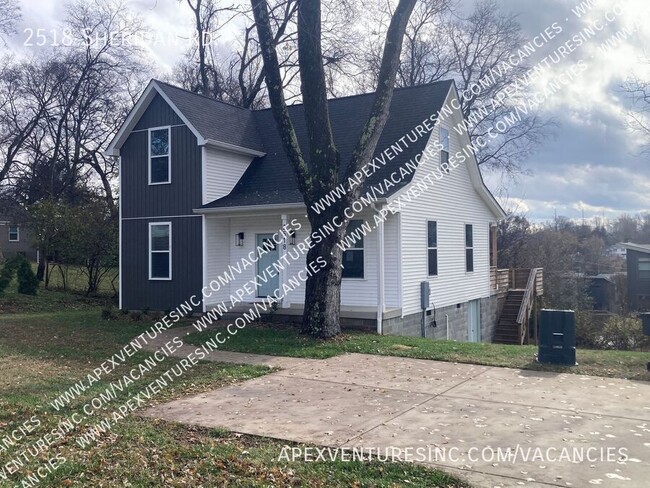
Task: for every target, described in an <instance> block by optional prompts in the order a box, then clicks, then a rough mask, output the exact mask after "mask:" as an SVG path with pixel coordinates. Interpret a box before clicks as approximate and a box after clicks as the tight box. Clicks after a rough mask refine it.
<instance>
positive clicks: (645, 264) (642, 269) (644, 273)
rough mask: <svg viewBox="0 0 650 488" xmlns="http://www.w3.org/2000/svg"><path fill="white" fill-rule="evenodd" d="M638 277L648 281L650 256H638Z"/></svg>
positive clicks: (649, 279) (649, 276) (649, 277)
mask: <svg viewBox="0 0 650 488" xmlns="http://www.w3.org/2000/svg"><path fill="white" fill-rule="evenodd" d="M639 279H640V280H648V281H650V258H639Z"/></svg>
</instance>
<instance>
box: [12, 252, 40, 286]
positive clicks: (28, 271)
mask: <svg viewBox="0 0 650 488" xmlns="http://www.w3.org/2000/svg"><path fill="white" fill-rule="evenodd" d="M18 261H19V262H18V270H17V273H16V275H17V279H18V293H22V294H23V295H36V292H37V291H38V284H39V281H38V278H37V277H36V273H34V270H33V269H32V265H31V264H30V263H29V261H27V259H25V258H24V257H22V256H21V258H20V259H19V260H18Z"/></svg>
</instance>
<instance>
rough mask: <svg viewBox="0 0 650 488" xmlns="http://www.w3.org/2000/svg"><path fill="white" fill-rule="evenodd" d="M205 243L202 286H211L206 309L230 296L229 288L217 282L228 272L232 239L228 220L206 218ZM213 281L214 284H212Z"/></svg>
mask: <svg viewBox="0 0 650 488" xmlns="http://www.w3.org/2000/svg"><path fill="white" fill-rule="evenodd" d="M205 233H206V237H205V242H206V252H205V255H206V261H207V262H206V266H205V271H206V276H205V278H204V279H205V283H203V286H208V287H209V286H212V288H211V289H208V292H209V293H210V296H209V297H206V299H205V303H206V307H207V308H208V309H209V308H210V305H216V304H218V303H220V302H223V301H227V300H228V297H229V295H230V286H229V284H228V283H226V282H223V281H221V282H219V279H218V278H219V276H220V275H222V274H223V273H224V271H227V270H228V264H230V246H231V245H232V244H231V243H232V242H233V239H234V237H231V235H230V220H229V219H224V218H214V217H210V216H207V217H206V220H205ZM212 281H215V283H212Z"/></svg>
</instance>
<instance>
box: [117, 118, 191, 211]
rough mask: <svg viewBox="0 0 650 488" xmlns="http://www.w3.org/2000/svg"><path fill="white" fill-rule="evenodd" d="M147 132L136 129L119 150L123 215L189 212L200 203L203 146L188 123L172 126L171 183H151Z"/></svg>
mask: <svg viewBox="0 0 650 488" xmlns="http://www.w3.org/2000/svg"><path fill="white" fill-rule="evenodd" d="M148 138H149V135H148V132H147V131H146V130H144V131H140V132H133V133H131V135H130V136H129V137H128V138H127V140H126V142H125V143H124V146H122V149H121V150H120V154H121V157H122V185H121V191H122V198H123V200H122V201H123V205H124V206H123V208H122V217H123V218H131V217H150V216H155V215H190V214H192V213H193V212H192V210H193V209H195V208H197V207H199V206H200V205H201V148H200V147H199V146H197V144H196V137H194V134H192V132H191V131H190V129H188V128H187V127H186V126H177V127H172V128H171V158H172V159H171V183H170V184H166V185H149V173H148V171H149V167H148V165H149V160H148V158H149V149H148V147H147V145H148V143H149V142H148Z"/></svg>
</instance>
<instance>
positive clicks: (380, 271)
mask: <svg viewBox="0 0 650 488" xmlns="http://www.w3.org/2000/svg"><path fill="white" fill-rule="evenodd" d="M372 208H373V210H374V211H375V212H376V213H377V214H379V216H380V219H379V223H378V224H377V334H379V335H382V333H383V320H384V311H385V307H386V303H385V298H384V219H383V216H382V215H381V209H378V208H377V206H376V205H375V204H374V203H373V204H372Z"/></svg>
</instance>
